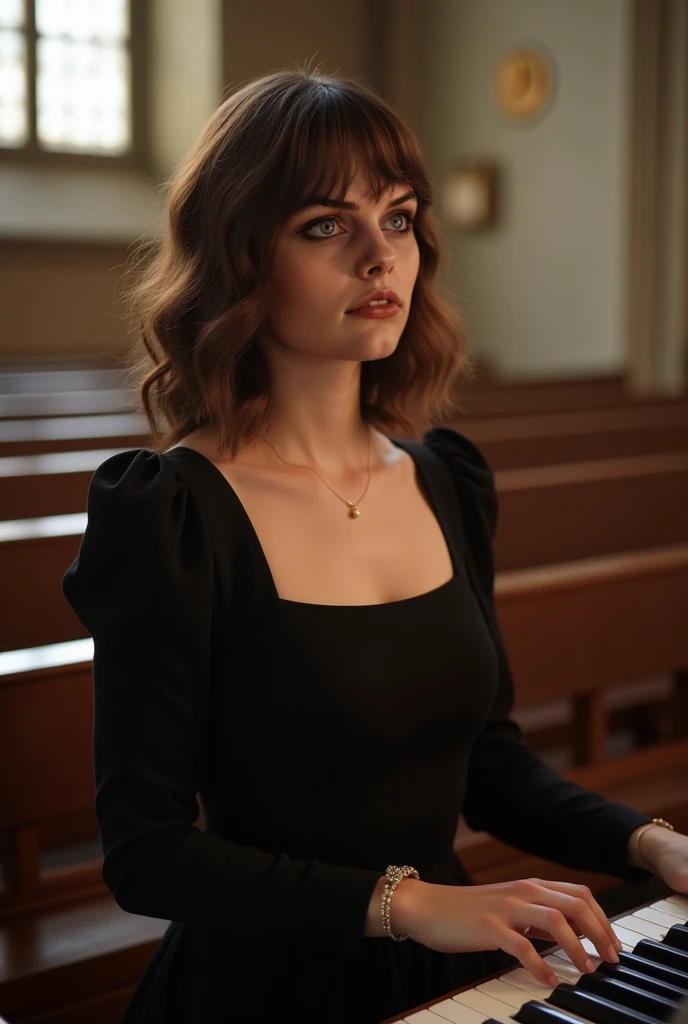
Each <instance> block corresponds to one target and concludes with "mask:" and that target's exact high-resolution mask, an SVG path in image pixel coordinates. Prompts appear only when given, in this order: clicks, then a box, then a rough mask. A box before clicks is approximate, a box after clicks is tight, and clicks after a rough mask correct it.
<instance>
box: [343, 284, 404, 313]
mask: <svg viewBox="0 0 688 1024" xmlns="http://www.w3.org/2000/svg"><path fill="white" fill-rule="evenodd" d="M382 299H387V301H388V302H393V303H395V304H396V305H397V306H400V305H401V299H400V298H399V296H398V295H397V293H396V292H393V291H391V290H390V289H389V288H385V289H384V290H383V289H380V288H378V289H376V290H375V291H374V292H369V293H368V295H364V296H363V298H362V299H359V301H358V302H357V303H356V305H355V306H352V307H351V309H347V313H353V311H354V310H355V309H360V308H361V306H365V305H367V304H368V303H369V302H377V301H380V300H382Z"/></svg>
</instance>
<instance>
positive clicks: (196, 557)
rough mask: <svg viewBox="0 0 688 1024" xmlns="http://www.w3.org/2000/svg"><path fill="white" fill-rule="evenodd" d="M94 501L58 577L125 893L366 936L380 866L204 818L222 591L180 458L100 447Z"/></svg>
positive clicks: (300, 932) (99, 812)
mask: <svg viewBox="0 0 688 1024" xmlns="http://www.w3.org/2000/svg"><path fill="white" fill-rule="evenodd" d="M87 508H88V522H87V527H86V531H85V533H84V536H83V538H82V542H81V546H80V549H79V553H78V555H77V557H76V559H75V560H74V562H73V563H72V564H71V565H70V566H69V568H68V569H67V571H66V573H65V575H64V577H63V581H62V590H63V594H64V596H65V598H66V599H67V601H68V602H69V604H70V605H71V607H72V608H73V609H74V611H75V613H76V614H77V616H78V618H79V619H80V621H81V622H82V624H83V625H84V627H85V628H86V629H87V630H88V632H89V633H90V634H91V636H92V637H93V641H94V657H93V686H94V720H93V761H94V770H95V784H96V796H95V812H96V817H97V820H98V826H99V830H100V838H101V843H102V847H103V854H104V859H103V868H102V874H103V880H104V881H105V883H106V885H107V886H108V888H109V889H110V891H111V892H112V894H113V895H114V897H115V900H116V902H117V903H118V904H119V906H120V907H122V908H123V909H124V910H126V911H128V912H130V913H132V914H142V915H146V916H148V917H154V918H162V919H164V920H171V921H177V922H184V923H188V924H191V925H197V926H213V927H218V928H221V929H223V930H225V931H231V932H233V933H235V934H236V935H237V936H239V937H244V936H250V935H253V936H259V937H261V938H264V939H270V938H275V939H279V940H282V941H283V940H284V939H285V938H286V939H288V940H290V941H291V942H296V941H298V940H299V939H300V938H303V939H306V940H310V941H312V940H313V939H316V938H317V942H318V945H319V947H328V948H329V947H331V948H332V949H333V951H335V952H346V950H347V948H348V947H350V948H354V947H355V946H356V945H357V944H358V943H359V941H360V940H361V939H362V938H363V936H364V925H365V917H366V912H367V908H368V904H369V902H370V899H371V896H372V893H373V890H374V888H375V886H376V884H377V881H378V878H379V877H380V873H379V872H378V871H374V870H364V869H356V868H350V867H347V866H343V865H338V864H325V863H321V862H319V861H318V860H315V859H312V860H307V861H306V860H296V859H293V858H291V857H289V856H287V855H286V854H274V853H269V852H266V851H264V850H262V849H258V848H256V847H253V846H250V845H242V844H239V843H236V842H233V841H230V840H229V839H226V838H223V837H220V836H217V835H214V834H212V833H211V832H209V831H207V830H206V831H201V830H199V829H198V828H197V827H196V826H195V825H194V822H195V821H196V820H197V818H198V814H199V807H198V804H197V801H196V794H197V793H198V792H200V791H201V790H202V786H203V778H202V776H203V765H204V744H205V740H206V736H207V734H208V722H209V717H210V716H211V714H212V708H211V704H210V694H211V678H212V671H211V664H212V657H211V643H212V637H213V628H212V626H213V609H214V600H213V597H214V591H215V565H214V553H213V547H212V543H211V538H210V536H209V533H208V530H207V526H206V522H205V520H204V517H203V514H202V510H201V508H200V507H199V505H198V504H197V503H196V501H195V500H194V498H193V496H192V494H191V493H190V491H189V489H188V487H187V485H186V484H185V482H184V480H183V479H182V478H181V477H180V476H179V475H178V473H177V471H176V469H175V467H174V465H173V463H172V461H171V460H169V459H166V458H165V456H164V455H160V454H156V453H153V452H150V451H148V450H146V449H135V450H130V451H123V452H119V453H118V454H116V455H114V456H112V457H111V458H109V459H107V460H106V461H105V462H103V463H102V464H101V465H100V466H99V467H98V469H97V470H96V471H95V473H94V474H93V476H92V478H91V481H90V485H89V491H88V505H87ZM230 684H231V680H230Z"/></svg>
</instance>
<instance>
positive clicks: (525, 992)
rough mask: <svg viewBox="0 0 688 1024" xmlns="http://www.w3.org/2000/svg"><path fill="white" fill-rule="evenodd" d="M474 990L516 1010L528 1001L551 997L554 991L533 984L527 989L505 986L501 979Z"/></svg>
mask: <svg viewBox="0 0 688 1024" xmlns="http://www.w3.org/2000/svg"><path fill="white" fill-rule="evenodd" d="M524 973H525V974H530V971H525V972H524ZM531 977H532V975H531ZM476 989H477V991H478V992H484V993H485V995H486V996H494V998H495V999H499V1000H500V1001H501V1002H502V1003H507V1004H508V1005H509V1006H516V1007H518V1009H520V1008H521V1007H522V1006H523V1004H524V1003H525V1002H527V1001H528V1000H529V999H539V1000H540V1001H543V1000H544V999H546V998H547V996H551V995H552V992H553V991H554V989H553V988H552V987H551V986H550V985H539V984H538V983H537V982H535V985H533V986H532V987H529V988H527V987H526V986H525V984H524V985H523V986H518V985H510V984H507V983H506V982H505V981H502V979H501V978H493V979H492V980H491V981H485V982H483V984H482V985H476Z"/></svg>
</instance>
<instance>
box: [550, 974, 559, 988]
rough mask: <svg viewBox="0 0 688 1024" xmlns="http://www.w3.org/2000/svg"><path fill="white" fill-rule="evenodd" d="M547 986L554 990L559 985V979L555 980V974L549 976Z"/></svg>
mask: <svg viewBox="0 0 688 1024" xmlns="http://www.w3.org/2000/svg"><path fill="white" fill-rule="evenodd" d="M548 984H549V985H550V986H551V987H552V988H556V987H557V985H558V984H559V979H558V978H557V976H556V974H550V976H549V978H548Z"/></svg>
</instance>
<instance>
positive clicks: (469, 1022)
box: [400, 999, 513, 1024]
mask: <svg viewBox="0 0 688 1024" xmlns="http://www.w3.org/2000/svg"><path fill="white" fill-rule="evenodd" d="M448 1003H449V1004H451V1005H449V1006H447V1004H448ZM487 1019H488V1018H487V1017H486V1016H485V1014H484V1013H476V1012H475V1010H469V1008H468V1007H467V1006H461V1005H460V1003H455V1002H454V1000H453V999H443V1000H442V1002H441V1003H436V1004H435V1005H434V1006H433V1007H432V1009H427V1010H417V1011H416V1013H409V1014H408V1015H407V1016H406V1017H402V1018H400V1020H403V1021H404V1024H440V1021H441V1020H449V1021H451V1022H452V1024H483V1021H486V1020H487ZM512 1024H513V1022H512Z"/></svg>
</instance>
